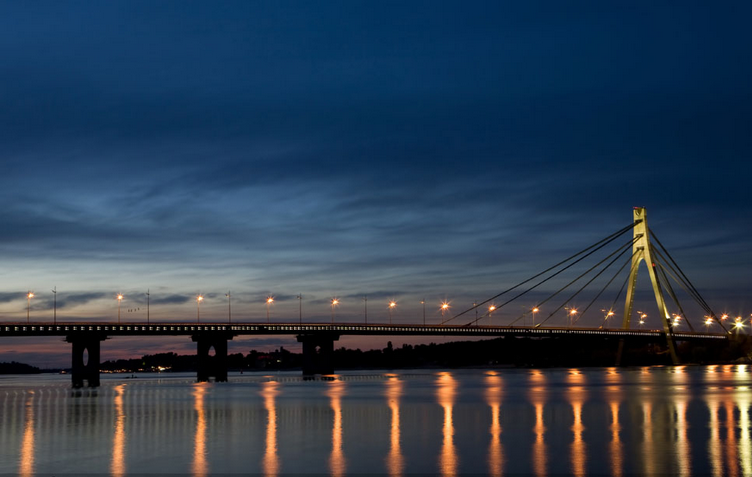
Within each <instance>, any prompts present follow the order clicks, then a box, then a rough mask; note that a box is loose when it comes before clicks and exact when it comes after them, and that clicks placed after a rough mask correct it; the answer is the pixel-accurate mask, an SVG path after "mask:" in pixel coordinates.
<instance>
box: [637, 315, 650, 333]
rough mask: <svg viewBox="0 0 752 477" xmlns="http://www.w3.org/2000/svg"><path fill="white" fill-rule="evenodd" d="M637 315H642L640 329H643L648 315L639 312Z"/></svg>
mask: <svg viewBox="0 0 752 477" xmlns="http://www.w3.org/2000/svg"><path fill="white" fill-rule="evenodd" d="M637 314H638V315H640V329H642V325H644V324H645V318H647V317H648V315H647V314H646V313H643V312H641V311H638V312H637Z"/></svg>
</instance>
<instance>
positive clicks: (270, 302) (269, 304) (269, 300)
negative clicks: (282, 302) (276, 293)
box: [266, 296, 274, 323]
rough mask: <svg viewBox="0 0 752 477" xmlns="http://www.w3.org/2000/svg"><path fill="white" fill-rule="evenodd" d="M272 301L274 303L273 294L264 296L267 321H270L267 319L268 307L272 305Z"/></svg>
mask: <svg viewBox="0 0 752 477" xmlns="http://www.w3.org/2000/svg"><path fill="white" fill-rule="evenodd" d="M272 303H274V297H273V296H268V297H266V322H267V323H271V321H270V319H269V307H270V306H271V305H272Z"/></svg>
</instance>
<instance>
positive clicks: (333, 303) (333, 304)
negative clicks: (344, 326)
mask: <svg viewBox="0 0 752 477" xmlns="http://www.w3.org/2000/svg"><path fill="white" fill-rule="evenodd" d="M337 305H339V300H337V299H336V298H332V323H334V307H335V306H337Z"/></svg>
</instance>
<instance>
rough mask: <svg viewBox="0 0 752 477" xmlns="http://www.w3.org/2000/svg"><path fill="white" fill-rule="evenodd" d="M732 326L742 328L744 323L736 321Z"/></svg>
mask: <svg viewBox="0 0 752 477" xmlns="http://www.w3.org/2000/svg"><path fill="white" fill-rule="evenodd" d="M734 328H740V329H741V328H744V323H742V322H741V321H737V322H736V323H734Z"/></svg>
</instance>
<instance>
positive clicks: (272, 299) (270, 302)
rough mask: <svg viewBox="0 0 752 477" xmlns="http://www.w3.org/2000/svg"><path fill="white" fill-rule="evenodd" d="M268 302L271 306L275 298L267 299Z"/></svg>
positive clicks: (269, 297)
mask: <svg viewBox="0 0 752 477" xmlns="http://www.w3.org/2000/svg"><path fill="white" fill-rule="evenodd" d="M266 302H267V303H269V304H272V303H274V297H273V296H268V297H266Z"/></svg>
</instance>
